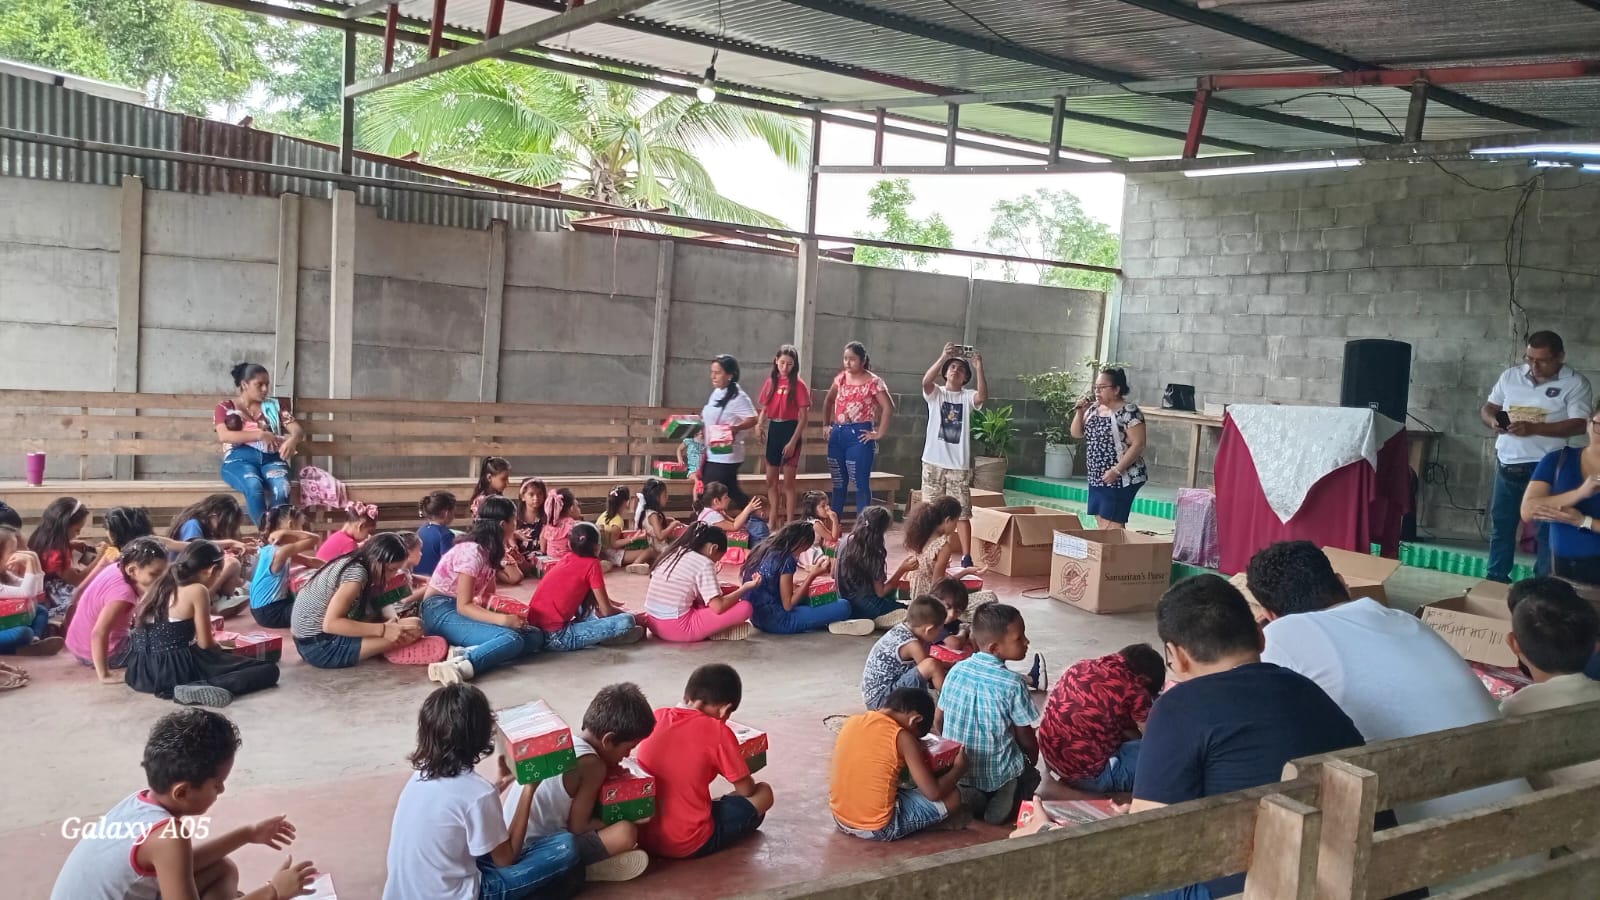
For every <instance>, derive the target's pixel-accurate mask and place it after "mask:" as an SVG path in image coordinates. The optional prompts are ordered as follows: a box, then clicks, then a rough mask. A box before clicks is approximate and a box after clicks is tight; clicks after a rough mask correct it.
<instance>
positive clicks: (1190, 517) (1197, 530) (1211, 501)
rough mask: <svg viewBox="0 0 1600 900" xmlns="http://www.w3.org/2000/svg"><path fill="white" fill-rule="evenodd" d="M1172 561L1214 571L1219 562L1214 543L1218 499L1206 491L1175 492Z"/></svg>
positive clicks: (1182, 489) (1218, 550) (1219, 554)
mask: <svg viewBox="0 0 1600 900" xmlns="http://www.w3.org/2000/svg"><path fill="white" fill-rule="evenodd" d="M1172 559H1173V561H1175V562H1182V563H1188V564H1189V565H1191V566H1202V567H1204V568H1207V569H1215V568H1216V567H1217V566H1218V565H1219V564H1221V562H1222V550H1221V545H1220V543H1219V542H1218V540H1217V495H1216V494H1213V493H1212V492H1211V491H1209V490H1206V489H1205V488H1179V489H1178V521H1177V527H1176V529H1175V530H1174V533H1173V536H1172Z"/></svg>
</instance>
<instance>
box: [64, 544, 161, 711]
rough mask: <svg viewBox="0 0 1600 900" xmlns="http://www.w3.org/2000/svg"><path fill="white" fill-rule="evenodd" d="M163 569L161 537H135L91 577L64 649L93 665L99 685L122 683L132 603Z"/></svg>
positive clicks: (80, 660)
mask: <svg viewBox="0 0 1600 900" xmlns="http://www.w3.org/2000/svg"><path fill="white" fill-rule="evenodd" d="M166 573H167V548H166V547H165V546H164V545H163V544H162V543H161V540H160V539H159V538H155V537H141V538H134V539H133V540H131V541H128V542H127V543H126V544H123V545H122V551H121V555H120V556H118V557H117V559H116V561H115V562H113V563H111V564H110V565H107V566H105V567H104V568H102V569H101V570H100V572H99V574H97V575H95V576H94V578H92V579H90V580H89V583H88V585H86V586H85V587H84V589H83V593H82V595H81V596H79V597H78V608H77V612H75V613H74V614H73V616H72V623H71V624H70V625H68V626H67V649H68V650H69V651H71V652H72V655H73V656H75V657H77V658H78V662H80V663H83V664H84V665H86V666H94V673H95V675H97V676H98V677H99V678H100V683H101V684H122V683H123V678H122V673H121V672H113V671H112V670H113V669H122V668H124V667H125V666H126V665H127V662H128V627H129V626H130V625H131V624H132V622H133V607H134V604H136V603H138V602H139V598H140V597H142V596H144V593H145V591H148V590H150V586H151V585H153V584H155V583H156V582H157V581H159V580H160V579H161V576H163V575H165V574H166Z"/></svg>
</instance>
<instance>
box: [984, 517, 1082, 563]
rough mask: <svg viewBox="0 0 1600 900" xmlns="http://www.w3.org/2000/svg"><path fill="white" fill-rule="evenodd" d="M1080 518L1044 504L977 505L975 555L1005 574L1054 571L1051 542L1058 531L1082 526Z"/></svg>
mask: <svg viewBox="0 0 1600 900" xmlns="http://www.w3.org/2000/svg"><path fill="white" fill-rule="evenodd" d="M1078 527H1080V526H1079V522H1078V517H1077V516H1076V515H1074V514H1072V513H1066V512H1062V511H1061V510H1059V509H1048V508H1046V507H1043V506H1001V507H993V508H990V507H974V508H973V510H972V537H973V538H974V539H975V540H976V541H977V542H978V546H977V547H974V548H973V554H972V555H973V558H975V559H976V558H980V557H981V558H982V559H985V560H988V561H989V568H991V569H993V570H994V571H995V572H998V573H999V574H1001V575H1012V576H1037V575H1048V574H1050V569H1051V563H1050V542H1051V538H1052V536H1053V534H1054V533H1055V532H1056V531H1065V530H1069V529H1074V528H1078Z"/></svg>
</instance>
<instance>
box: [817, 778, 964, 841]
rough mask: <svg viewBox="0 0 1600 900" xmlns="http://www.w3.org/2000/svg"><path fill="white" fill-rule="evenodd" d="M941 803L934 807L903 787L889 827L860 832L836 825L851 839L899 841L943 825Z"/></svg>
mask: <svg viewBox="0 0 1600 900" xmlns="http://www.w3.org/2000/svg"><path fill="white" fill-rule="evenodd" d="M949 814H950V813H949V810H947V809H945V806H944V804H943V803H935V802H934V801H932V800H929V799H928V798H927V797H924V796H922V792H921V791H919V790H917V789H916V788H914V787H903V788H900V790H899V791H898V792H897V793H896V794H895V798H894V816H893V818H891V819H889V824H887V825H885V826H883V827H882V828H879V829H878V830H877V831H863V830H861V829H859V828H851V827H850V826H849V825H846V824H844V823H843V822H838V821H837V820H835V823H836V824H837V825H838V826H839V830H840V831H842V832H844V833H845V834H848V835H851V836H853V837H858V838H865V839H867V840H869V841H898V840H900V839H901V838H903V837H910V836H911V835H913V834H916V833H917V832H919V831H921V830H923V829H924V828H931V827H932V826H934V825H937V824H939V823H940V822H943V821H944V817H945V816H947V815H949Z"/></svg>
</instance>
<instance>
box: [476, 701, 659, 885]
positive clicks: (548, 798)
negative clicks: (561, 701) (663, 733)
mask: <svg viewBox="0 0 1600 900" xmlns="http://www.w3.org/2000/svg"><path fill="white" fill-rule="evenodd" d="M655 727H656V717H655V713H654V712H653V711H652V710H651V709H650V701H648V700H646V699H645V698H644V692H643V691H640V690H639V686H638V685H636V684H627V683H624V684H611V685H607V686H605V687H603V688H601V689H600V692H599V693H597V694H595V695H594V699H593V700H591V701H589V708H588V710H586V711H585V712H584V714H583V732H582V734H580V735H578V736H576V737H574V738H573V741H572V749H573V751H574V752H575V753H577V755H578V765H577V767H576V768H574V769H571V770H569V771H567V773H566V774H564V775H562V776H561V777H559V778H546V779H545V780H544V781H541V782H539V783H538V784H537V785H532V784H513V785H511V787H510V789H509V790H508V791H507V792H506V794H505V795H504V798H503V799H502V800H501V813H502V815H503V817H504V819H505V823H506V827H507V828H509V827H510V826H511V824H512V822H513V820H514V819H515V816H516V812H517V808H518V806H519V805H520V804H521V802H522V796H523V795H524V794H529V793H531V794H533V795H534V796H533V807H532V809H531V810H530V812H529V813H528V836H527V840H528V841H530V842H532V841H537V840H539V839H541V838H544V837H547V836H549V835H553V834H563V833H566V834H571V835H574V837H575V840H576V843H577V846H578V862H579V864H580V865H582V866H583V867H584V877H585V879H586V880H588V881H631V880H632V879H634V878H638V877H639V876H640V875H642V874H644V870H645V867H646V866H648V865H649V864H650V857H649V856H648V855H647V854H646V853H645V852H644V851H643V850H640V849H638V846H639V826H638V825H636V824H635V823H633V822H627V821H623V822H614V823H612V824H610V825H607V824H605V823H604V822H601V821H600V820H599V818H598V817H597V816H596V810H597V807H598V806H599V803H600V786H601V785H602V784H604V783H605V780H606V776H607V775H609V774H610V773H611V770H612V769H614V768H616V766H617V764H618V763H619V762H621V761H622V760H623V759H625V758H626V757H627V756H628V754H630V753H632V752H633V748H635V747H637V746H639V742H640V741H642V740H644V739H645V738H647V737H649V736H650V732H652V731H654V730H655ZM501 765H502V767H506V763H505V759H504V757H502V758H501ZM506 770H507V771H509V767H506Z"/></svg>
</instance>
